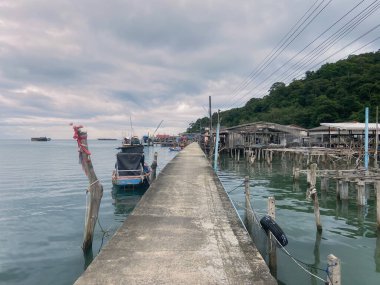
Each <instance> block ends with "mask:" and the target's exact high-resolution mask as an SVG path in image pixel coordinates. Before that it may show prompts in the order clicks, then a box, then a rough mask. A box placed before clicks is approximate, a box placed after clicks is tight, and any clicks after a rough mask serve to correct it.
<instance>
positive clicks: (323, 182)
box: [321, 175, 329, 191]
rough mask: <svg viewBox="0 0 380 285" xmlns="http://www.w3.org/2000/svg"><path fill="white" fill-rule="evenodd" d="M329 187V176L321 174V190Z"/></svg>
mask: <svg viewBox="0 0 380 285" xmlns="http://www.w3.org/2000/svg"><path fill="white" fill-rule="evenodd" d="M328 189H329V177H328V176H327V175H326V176H322V177H321V191H327V190H328Z"/></svg>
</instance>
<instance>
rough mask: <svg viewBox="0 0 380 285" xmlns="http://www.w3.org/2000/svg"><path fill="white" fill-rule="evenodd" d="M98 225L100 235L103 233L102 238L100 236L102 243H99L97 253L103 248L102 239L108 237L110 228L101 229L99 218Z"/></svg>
mask: <svg viewBox="0 0 380 285" xmlns="http://www.w3.org/2000/svg"><path fill="white" fill-rule="evenodd" d="M98 225H99V227H100V230H101V231H102V233H103V236H102V242H101V244H100V247H99V251H98V253H99V252H100V250H101V249H102V246H103V243H104V238H105V237H109V235H110V234H109V232H110V229H111V227H109V228H108V230H104V229H103V227H102V225H101V224H100V221H99V218H98Z"/></svg>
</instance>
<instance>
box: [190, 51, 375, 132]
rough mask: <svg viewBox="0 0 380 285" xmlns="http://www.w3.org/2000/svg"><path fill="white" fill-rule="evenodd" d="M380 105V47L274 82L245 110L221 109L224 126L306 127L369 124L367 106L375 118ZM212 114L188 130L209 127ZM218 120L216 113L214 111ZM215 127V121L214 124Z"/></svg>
mask: <svg viewBox="0 0 380 285" xmlns="http://www.w3.org/2000/svg"><path fill="white" fill-rule="evenodd" d="M378 105H380V50H379V51H377V52H373V53H366V54H361V55H351V56H349V57H348V58H347V59H345V60H340V61H338V62H336V63H327V64H324V65H323V66H321V68H320V69H319V70H317V71H315V72H314V71H308V72H306V74H305V78H304V79H302V80H294V81H293V82H292V83H290V84H289V85H287V86H286V85H285V84H284V83H282V82H276V83H273V85H272V87H271V88H270V90H269V91H268V95H266V96H264V97H263V98H260V99H257V98H252V99H250V100H249V101H248V102H247V103H246V105H245V106H244V107H242V108H235V109H231V110H228V111H224V112H221V118H222V125H223V126H226V127H229V126H235V125H239V124H244V123H249V122H257V121H267V122H272V123H279V124H283V125H290V124H295V125H299V126H302V127H305V128H313V127H316V126H319V124H320V123H323V122H330V123H331V122H343V121H361V122H364V108H365V107H369V108H370V122H375V117H376V106H378ZM208 122H209V119H208V118H207V117H204V118H200V119H198V120H197V121H196V122H195V123H194V122H193V123H191V124H190V126H189V128H188V130H187V131H188V132H198V131H199V127H200V126H202V127H205V126H208V124H209V123H208ZM213 122H216V113H214V115H213ZM214 125H215V123H214Z"/></svg>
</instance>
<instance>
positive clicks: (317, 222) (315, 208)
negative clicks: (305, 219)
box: [310, 163, 322, 231]
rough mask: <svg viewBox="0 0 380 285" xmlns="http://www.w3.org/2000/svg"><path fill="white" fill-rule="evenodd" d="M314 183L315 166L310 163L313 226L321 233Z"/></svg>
mask: <svg viewBox="0 0 380 285" xmlns="http://www.w3.org/2000/svg"><path fill="white" fill-rule="evenodd" d="M316 181H317V164H316V163H312V164H311V165H310V193H311V198H312V199H313V201H314V215H315V224H316V226H317V230H318V231H322V223H321V214H320V211H319V202H318V193H317V188H316Z"/></svg>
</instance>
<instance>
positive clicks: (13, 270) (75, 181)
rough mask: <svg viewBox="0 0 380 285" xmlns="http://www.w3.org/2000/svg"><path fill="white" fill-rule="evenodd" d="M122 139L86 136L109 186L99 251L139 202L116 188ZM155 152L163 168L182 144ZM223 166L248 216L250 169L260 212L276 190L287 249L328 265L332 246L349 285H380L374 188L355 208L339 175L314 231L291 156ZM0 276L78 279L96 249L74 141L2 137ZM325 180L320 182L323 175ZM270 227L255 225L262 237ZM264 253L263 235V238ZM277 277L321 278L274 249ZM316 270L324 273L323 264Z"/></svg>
mask: <svg viewBox="0 0 380 285" xmlns="http://www.w3.org/2000/svg"><path fill="white" fill-rule="evenodd" d="M119 144H120V142H119V141H89V148H90V150H91V151H92V161H93V164H94V168H95V171H96V174H97V176H98V178H99V180H100V181H101V182H102V184H103V187H104V194H103V198H102V202H101V208H100V215H99V217H100V218H99V220H100V224H101V226H102V228H103V229H104V230H107V231H108V232H107V234H106V235H104V234H103V232H102V231H101V229H100V227H99V226H97V227H96V230H95V236H94V244H93V256H96V254H97V253H98V251H99V249H100V248H101V245H102V242H103V244H105V243H106V242H107V241H108V240H109V239H110V238H111V236H112V234H113V233H114V232H115V231H116V230H117V228H118V227H119V226H120V225H121V223H122V222H123V221H124V220H125V218H126V217H127V216H128V214H129V213H130V212H131V211H132V210H133V208H134V207H135V205H136V203H137V202H138V201H139V199H140V196H138V195H132V196H130V195H128V196H127V195H123V194H117V195H115V192H113V191H112V183H111V173H112V170H113V166H114V164H115V154H116V152H117V150H116V149H115V147H117V146H119ZM155 151H157V152H158V153H159V154H158V162H159V166H158V171H159V170H161V169H162V168H163V167H164V166H165V165H166V163H167V162H168V161H170V160H171V159H172V158H173V157H174V156H175V155H176V154H177V153H176V152H170V151H168V149H167V148H160V147H151V148H145V152H146V161H147V162H148V163H149V164H151V162H152V158H153V154H154V152H155ZM218 175H219V177H220V179H221V181H222V183H223V185H224V186H225V189H226V191H232V192H231V193H230V197H231V199H232V201H233V202H234V204H235V206H236V208H237V209H238V212H239V214H240V215H241V216H242V217H244V209H242V208H241V203H243V202H244V194H243V193H244V189H243V186H242V185H241V184H242V182H243V179H244V176H246V175H249V176H250V180H251V181H250V183H251V193H252V194H251V197H252V203H253V207H254V208H255V210H256V212H257V214H258V216H259V217H261V216H262V215H264V214H265V213H266V211H267V198H268V197H269V196H275V198H276V206H277V209H276V220H277V222H278V223H279V225H280V226H281V227H282V229H283V230H284V231H285V233H286V235H287V237H288V239H289V244H288V245H287V246H286V248H287V249H288V251H289V252H290V253H291V254H292V255H293V256H294V257H296V258H298V259H300V260H301V261H303V262H305V263H307V264H310V265H313V267H315V268H320V269H323V270H325V269H326V265H327V262H326V259H327V255H328V254H330V253H333V254H335V255H336V256H338V257H339V258H340V259H341V262H342V279H343V284H345V285H348V284H352V285H353V284H380V239H379V234H378V233H377V231H376V209H375V202H374V196H373V191H372V189H370V190H371V191H372V192H371V196H370V200H369V204H368V206H366V207H363V208H358V207H357V206H356V200H355V197H354V194H353V193H354V191H353V189H351V190H350V193H351V197H350V200H349V202H348V203H345V204H342V203H341V202H337V201H336V199H335V194H334V193H335V184H334V183H333V182H330V190H329V192H328V193H327V194H326V195H321V193H320V196H319V201H320V206H321V219H322V224H323V232H322V235H321V236H318V235H317V234H316V227H315V222H314V212H313V205H312V203H311V202H310V201H307V200H306V199H305V189H306V181H305V180H306V178H305V177H302V176H301V181H300V184H299V185H296V186H294V185H293V183H292V178H291V165H288V164H286V163H281V162H280V161H278V160H277V161H274V163H273V165H272V167H267V166H266V165H265V164H264V163H257V164H255V165H254V166H252V167H251V166H247V165H246V164H245V163H242V162H241V163H236V162H234V161H233V160H232V159H230V158H228V157H223V159H222V160H221V165H220V170H219V171H218ZM0 182H1V183H0V195H1V198H0V284H65V285H66V284H72V283H73V282H74V281H75V280H76V279H77V278H78V277H79V276H80V274H81V273H82V272H83V270H84V268H85V267H86V264H88V263H89V262H90V261H91V259H92V256H91V255H90V256H88V257H84V256H83V254H82V249H81V245H82V238H83V223H84V216H85V203H86V195H85V191H86V188H87V187H88V180H87V177H86V176H85V175H84V173H83V171H82V169H81V166H80V165H79V164H78V153H77V146H76V142H75V141H74V140H62V141H50V142H30V141H21V140H17V141H0ZM318 185H319V184H318ZM260 235H261V236H265V235H264V234H263V233H259V234H258V236H259V237H260ZM257 245H258V247H259V248H260V249H261V250H262V251H263V255H264V257H265V258H266V259H267V256H266V255H265V249H266V246H265V243H260V242H257ZM277 258H278V266H277V272H276V275H277V278H278V280H279V284H286V285H293V284H296V285H297V284H300V285H302V284H306V285H308V284H323V283H322V282H321V281H319V280H316V279H315V278H314V277H311V276H310V275H309V274H307V273H305V272H304V271H303V270H302V269H300V268H299V267H298V266H297V265H296V264H295V263H294V262H293V261H292V260H291V259H290V258H289V257H287V256H286V255H285V254H284V253H282V252H281V251H280V250H278V256H277ZM308 269H310V270H311V271H312V272H313V273H314V274H317V275H318V276H321V277H322V278H323V279H326V273H325V272H323V271H320V270H317V269H312V268H308Z"/></svg>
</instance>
